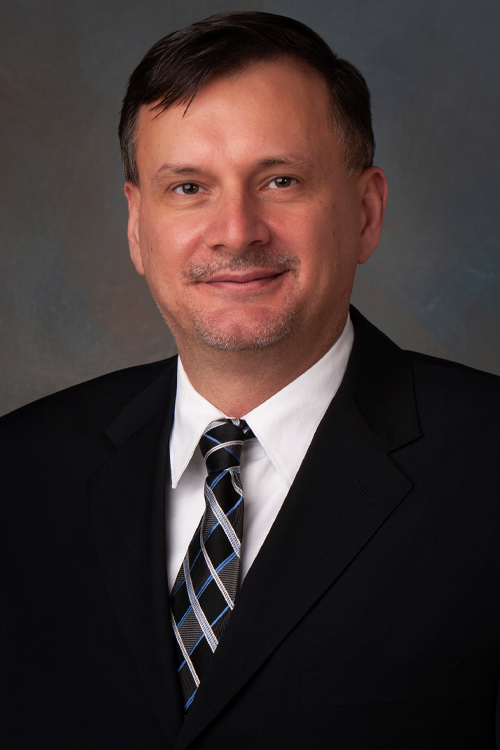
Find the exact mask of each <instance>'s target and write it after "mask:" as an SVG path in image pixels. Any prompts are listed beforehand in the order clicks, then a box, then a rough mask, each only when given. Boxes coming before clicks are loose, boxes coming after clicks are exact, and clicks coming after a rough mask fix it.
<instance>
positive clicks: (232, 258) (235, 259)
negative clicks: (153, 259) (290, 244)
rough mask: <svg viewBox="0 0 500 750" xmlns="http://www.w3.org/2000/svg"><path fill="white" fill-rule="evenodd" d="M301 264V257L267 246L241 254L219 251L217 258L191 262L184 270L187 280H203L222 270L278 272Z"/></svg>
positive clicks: (292, 269) (183, 273)
mask: <svg viewBox="0 0 500 750" xmlns="http://www.w3.org/2000/svg"><path fill="white" fill-rule="evenodd" d="M299 265H300V259H299V258H298V257H297V256H296V255H291V254H289V253H276V252H272V251H269V250H267V249H266V248H255V249H253V250H248V251H247V252H245V253H241V255H233V253H226V252H224V251H217V257H216V259H212V260H209V261H205V262H200V263H190V264H188V265H187V266H186V267H185V268H184V269H183V271H182V275H183V278H184V279H186V281H192V282H196V281H203V279H206V278H210V277H211V276H215V275H216V274H218V273H220V272H221V271H235V272H240V271H248V270H254V269H258V268H266V269H272V270H273V271H274V270H275V271H276V273H282V272H283V271H294V270H295V269H296V268H297V267H298V266H299Z"/></svg>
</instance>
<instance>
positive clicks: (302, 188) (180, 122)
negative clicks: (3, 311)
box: [125, 61, 385, 369]
mask: <svg viewBox="0 0 500 750" xmlns="http://www.w3.org/2000/svg"><path fill="white" fill-rule="evenodd" d="M330 106H331V104H330V99H329V95H328V92H327V89H326V85H325V83H324V82H323V80H322V79H321V78H320V77H319V75H317V74H316V73H315V72H313V71H310V70H308V69H305V68H303V67H298V66H297V65H295V64H293V63H291V62H289V61H281V62H274V63H269V64H256V65H253V66H251V67H249V68H247V69H245V70H244V71H243V72H241V73H239V74H237V75H233V76H231V77H228V78H217V79H215V80H213V81H211V82H209V83H208V84H207V85H206V86H205V87H204V88H203V89H202V90H201V91H200V92H199V93H198V94H197V95H196V97H195V98H194V99H193V101H192V102H191V104H190V106H189V108H188V109H187V112H186V111H185V109H186V107H185V105H180V106H175V107H171V108H169V109H167V110H166V111H165V112H163V113H161V114H159V115H158V111H157V110H154V109H150V108H147V107H143V108H142V110H141V111H140V113H139V118H138V129H137V138H136V143H137V165H138V171H139V175H140V186H134V185H131V184H130V183H127V185H126V188H125V191H126V194H127V198H128V201H129V216H130V218H129V242H130V250H131V256H132V259H133V261H134V264H135V267H136V269H137V271H138V272H139V273H141V274H144V275H145V277H146V280H147V282H148V285H149V287H150V290H151V292H152V294H153V297H154V299H155V301H156V303H157V305H158V307H159V309H160V311H161V312H162V314H163V316H164V317H165V319H166V321H167V323H168V324H169V326H170V328H171V330H172V333H173V335H174V337H175V339H176V341H177V345H178V348H179V352H180V354H181V357H183V353H187V352H189V354H190V355H193V353H195V352H196V351H202V350H203V349H204V348H205V349H206V347H211V348H212V349H214V350H220V349H225V350H231V351H245V350H248V349H262V348H267V349H268V350H269V352H270V351H271V350H275V351H278V350H279V352H280V357H282V356H290V357H291V358H293V357H294V356H296V355H297V353H298V352H299V351H301V352H302V354H301V356H302V358H303V360H304V362H305V367H304V369H306V368H307V367H308V366H310V365H311V364H313V362H314V361H316V360H317V359H319V358H320V357H321V356H322V355H323V354H324V353H325V352H326V351H327V349H328V348H329V347H330V346H331V345H332V344H333V343H334V341H335V340H336V338H337V337H338V335H339V334H340V333H341V331H342V328H343V326H344V324H345V320H346V316H347V311H348V305H349V296H350V293H351V288H352V283H353V278H354V272H355V268H356V264H357V263H358V262H363V261H364V260H366V259H367V258H368V257H369V255H370V254H371V252H372V250H373V249H374V247H375V246H376V243H377V240H378V235H379V233H380V226H381V212H382V213H383V205H381V204H382V203H385V194H384V195H383V193H384V190H385V178H383V173H382V172H381V170H378V169H377V168H375V167H373V168H371V169H369V170H365V171H364V172H362V173H361V175H349V174H348V172H347V170H346V166H345V158H344V152H343V150H342V147H341V145H340V143H339V141H338V138H337V137H336V135H335V133H334V131H333V128H332V123H331V116H330ZM380 206H381V209H380ZM379 209H380V210H379ZM377 212H378V213H377ZM375 214H377V216H378V219H377V217H376V216H375ZM379 224H380V226H379Z"/></svg>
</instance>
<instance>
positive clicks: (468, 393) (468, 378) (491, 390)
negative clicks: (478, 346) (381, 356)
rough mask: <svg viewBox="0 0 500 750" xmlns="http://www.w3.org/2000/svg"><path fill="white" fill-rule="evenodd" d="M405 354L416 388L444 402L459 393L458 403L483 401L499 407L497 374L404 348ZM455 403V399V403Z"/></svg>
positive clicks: (499, 383) (499, 390) (499, 393)
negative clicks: (430, 393) (429, 392)
mask: <svg viewBox="0 0 500 750" xmlns="http://www.w3.org/2000/svg"><path fill="white" fill-rule="evenodd" d="M405 354H406V356H407V357H408V358H409V360H410V362H411V367H412V370H413V374H414V378H415V386H416V388H417V389H419V390H424V391H426V390H428V391H431V392H433V393H434V394H435V396H436V398H439V399H442V400H444V401H450V400H451V401H453V400H454V399H455V398H456V397H457V396H460V399H461V400H460V404H461V405H462V406H464V405H465V404H466V403H467V402H468V401H470V402H471V403H473V404H474V406H477V405H479V404H480V403H485V402H489V403H490V405H491V406H500V377H499V376H498V375H493V374H492V373H489V372H483V371H481V370H476V369H474V368H472V367H467V366H466V365H462V364H460V363H459V362H452V361H450V360H446V359H439V358H438V357H430V356H428V355H426V354H420V353H419V352H412V351H405ZM458 405H459V404H458V402H455V406H458Z"/></svg>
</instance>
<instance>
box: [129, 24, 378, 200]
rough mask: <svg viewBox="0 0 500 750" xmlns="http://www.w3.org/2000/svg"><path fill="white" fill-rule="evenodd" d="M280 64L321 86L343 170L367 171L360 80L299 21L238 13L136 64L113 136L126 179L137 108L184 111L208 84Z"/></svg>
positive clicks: (370, 145)
mask: <svg viewBox="0 0 500 750" xmlns="http://www.w3.org/2000/svg"><path fill="white" fill-rule="evenodd" d="M282 58H285V59H286V58H291V59H295V60H299V61H302V62H303V63H305V64H307V65H308V66H309V67H310V68H313V69H314V70H316V71H317V72H318V73H319V74H320V75H321V77H322V78H323V79H324V80H325V82H326V84H327V86H328V89H329V91H330V93H331V98H332V120H333V125H334V129H335V132H336V134H337V136H338V137H339V139H340V141H341V142H342V145H343V147H344V151H345V158H346V165H347V168H348V170H349V171H350V172H356V171H358V170H362V169H365V168H366V167H369V166H371V165H372V163H373V152H374V148H375V144H374V139H373V130H372V123H371V112H370V92H369V90H368V87H367V85H366V81H365V79H364V78H363V76H362V75H361V73H360V72H359V71H358V70H357V69H356V68H355V67H354V66H353V65H351V63H349V62H347V61H346V60H342V59H341V58H339V57H337V55H336V54H335V53H334V52H332V50H331V49H330V47H329V46H328V45H327V43H326V42H325V41H324V40H323V39H322V38H321V37H320V36H319V35H318V34H316V33H315V32H314V31H313V30H312V29H310V28H309V27H308V26H305V25H304V24H303V23H300V21H296V20H294V19H293V18H287V17H286V16H277V15H274V14H273V13H261V12H258V11H243V12H233V13H218V14H216V15H213V16H210V17H209V18H206V19H205V20H203V21H199V22H198V23H194V24H192V25H191V26H187V27H186V28H185V29H181V30H180V31H174V32H173V33H172V34H168V36H165V37H163V39H160V41H159V42H156V44H154V45H153V46H152V47H151V49H150V50H149V52H147V53H146V55H145V56H144V57H143V59H142V60H141V62H140V63H139V65H138V66H137V68H136V69H135V70H134V72H133V73H132V75H131V76H130V79H129V82H128V86H127V91H126V94H125V98H124V100H123V106H122V111H121V117H120V125H119V128H118V134H119V137H120V148H121V155H122V162H123V168H124V171H125V179H126V180H127V181H129V182H132V183H134V184H136V185H137V184H138V183H139V176H138V173H137V165H136V161H135V131H136V120H137V115H138V112H139V110H140V108H141V107H142V106H143V105H148V104H154V105H155V109H158V112H159V113H160V112H163V111H164V110H166V109H168V107H170V106H172V105H173V104H175V103H185V104H186V105H187V106H189V104H190V103H191V101H192V100H193V98H194V97H195V96H196V94H197V93H198V91H199V90H200V89H201V88H202V87H203V86H204V85H205V84H206V83H207V82H208V81H209V80H210V79H211V78H213V77H215V76H222V75H229V74H231V73H234V72H237V71H239V70H241V69H243V68H245V67H247V66H249V65H251V64H252V63H257V62H272V61H275V60H279V59H282Z"/></svg>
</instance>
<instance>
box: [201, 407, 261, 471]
mask: <svg viewBox="0 0 500 750" xmlns="http://www.w3.org/2000/svg"><path fill="white" fill-rule="evenodd" d="M251 437H254V435H253V432H252V431H251V429H250V427H249V426H248V425H247V423H246V422H245V420H244V419H218V420H216V421H215V422H211V423H210V424H209V425H208V427H207V428H206V430H205V432H204V433H203V435H202V436H201V439H200V449H201V452H202V454H203V457H204V459H205V461H206V464H207V471H208V472H209V473H211V472H214V471H224V469H236V468H237V467H239V465H240V459H241V449H242V447H243V443H244V442H245V440H248V439H249V438H251Z"/></svg>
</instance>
